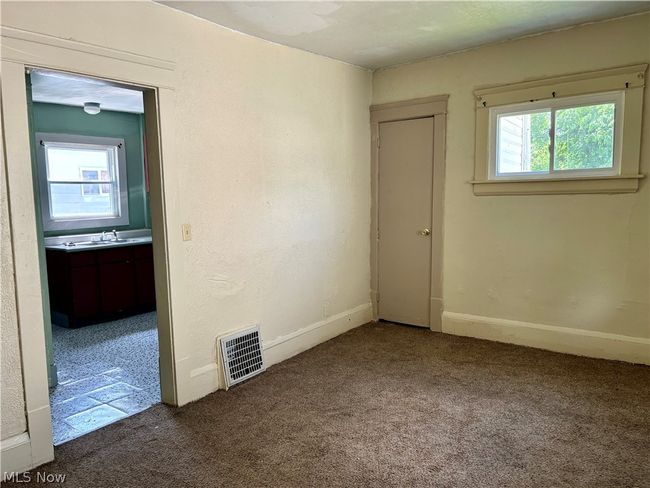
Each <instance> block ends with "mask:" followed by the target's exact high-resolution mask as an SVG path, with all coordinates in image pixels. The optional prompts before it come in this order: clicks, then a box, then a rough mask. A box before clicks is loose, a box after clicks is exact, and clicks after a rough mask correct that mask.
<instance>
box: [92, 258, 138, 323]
mask: <svg viewBox="0 0 650 488" xmlns="http://www.w3.org/2000/svg"><path fill="white" fill-rule="evenodd" d="M99 286H100V291H101V294H100V302H101V311H102V313H104V314H113V313H119V312H124V311H127V310H130V309H133V308H135V305H136V295H135V280H134V276H133V262H132V261H131V260H125V261H115V262H112V263H101V264H100V265H99Z"/></svg>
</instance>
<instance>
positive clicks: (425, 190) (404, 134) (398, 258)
mask: <svg viewBox="0 0 650 488" xmlns="http://www.w3.org/2000/svg"><path fill="white" fill-rule="evenodd" d="M378 197H379V205H378V211H379V221H378V223H379V241H378V253H379V254H378V272H377V277H378V291H379V296H378V315H379V318H380V319H384V320H390V321H393V322H400V323H405V324H411V325H419V326H423V327H428V326H429V315H430V310H429V309H430V294H431V239H432V238H435V237H436V236H432V235H431V227H432V225H431V224H432V221H431V210H432V197H433V117H427V118H421V119H412V120H400V121H395V122H383V123H380V124H379V192H378Z"/></svg>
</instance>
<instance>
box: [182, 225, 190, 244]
mask: <svg viewBox="0 0 650 488" xmlns="http://www.w3.org/2000/svg"><path fill="white" fill-rule="evenodd" d="M183 240H184V241H191V240H192V226H191V225H190V224H183Z"/></svg>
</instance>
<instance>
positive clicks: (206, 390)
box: [178, 302, 373, 404]
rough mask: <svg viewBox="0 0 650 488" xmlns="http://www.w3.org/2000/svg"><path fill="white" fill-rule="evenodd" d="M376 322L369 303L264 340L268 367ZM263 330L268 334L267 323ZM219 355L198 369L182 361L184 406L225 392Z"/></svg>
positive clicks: (181, 374)
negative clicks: (373, 321)
mask: <svg viewBox="0 0 650 488" xmlns="http://www.w3.org/2000/svg"><path fill="white" fill-rule="evenodd" d="M372 320H373V318H372V303H370V302H369V303H364V304H362V305H358V306H356V307H354V308H351V309H349V310H345V311H343V312H341V313H338V314H336V315H332V316H331V317H328V318H326V319H324V320H321V321H318V322H314V323H313V324H309V325H306V326H305V327H302V328H300V329H298V330H296V331H294V332H291V333H290V334H287V335H283V336H279V337H276V338H275V339H271V340H266V341H263V342H262V350H263V354H264V362H265V363H266V367H267V368H269V367H271V366H272V365H274V364H278V363H281V362H282V361H285V360H287V359H289V358H291V357H293V356H296V355H297V354H300V353H301V352H304V351H306V350H308V349H311V348H312V347H315V346H317V345H319V344H322V343H323V342H325V341H328V340H330V339H333V338H334V337H336V336H338V335H341V334H343V333H345V332H347V331H349V330H351V329H354V328H356V327H359V326H360V325H364V324H367V323H368V322H371V321H372ZM260 328H261V330H262V334H264V324H262V325H261V327H260ZM227 333H228V332H226V334H227ZM220 335H223V334H220ZM215 343H216V339H215ZM218 354H219V353H218V350H217V357H216V360H215V361H214V362H211V363H209V364H206V365H203V366H200V367H198V368H194V369H190V368H189V367H188V366H187V364H188V363H189V362H190V358H185V359H184V360H181V361H180V362H179V365H178V371H179V378H187V381H182V382H181V383H182V385H181V388H180V389H179V390H181V393H182V394H181V395H179V396H180V397H182V398H183V399H184V400H183V403H182V404H185V403H188V402H191V401H195V400H198V399H199V398H203V397H204V396H206V395H209V394H210V393H213V392H215V391H217V390H219V389H225V387H226V386H225V385H226V383H225V379H224V376H223V371H222V368H221V366H220V363H221V358H220V357H219V356H218Z"/></svg>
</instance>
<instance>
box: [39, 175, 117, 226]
mask: <svg viewBox="0 0 650 488" xmlns="http://www.w3.org/2000/svg"><path fill="white" fill-rule="evenodd" d="M49 187H50V213H51V216H52V218H54V219H79V218H86V217H93V218H97V217H116V216H118V215H119V211H118V208H117V207H116V201H117V199H116V198H114V197H113V191H114V190H115V189H116V185H115V183H50V185H49Z"/></svg>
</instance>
